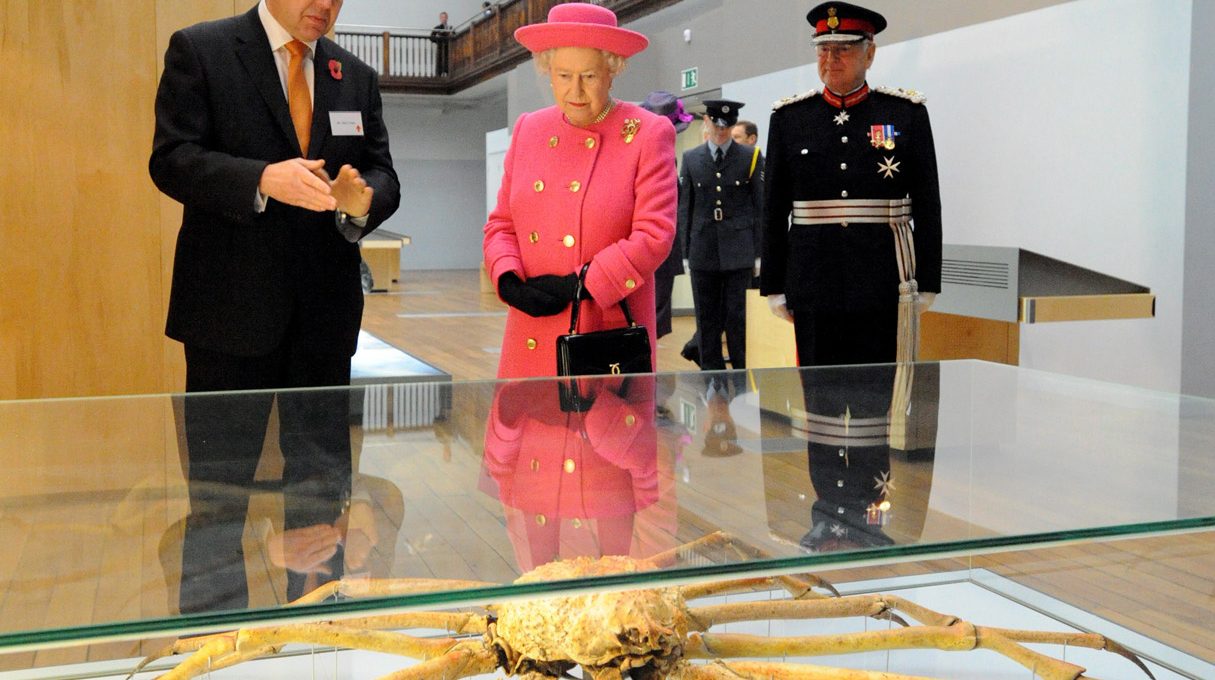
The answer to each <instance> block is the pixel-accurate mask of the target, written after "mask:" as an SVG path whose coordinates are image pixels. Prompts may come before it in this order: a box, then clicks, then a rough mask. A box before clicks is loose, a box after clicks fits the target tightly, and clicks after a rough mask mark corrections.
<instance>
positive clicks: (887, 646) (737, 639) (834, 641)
mask: <svg viewBox="0 0 1215 680" xmlns="http://www.w3.org/2000/svg"><path fill="white" fill-rule="evenodd" d="M893 649H939V650H941V651H946V652H966V651H971V650H974V649H988V650H991V651H993V652H997V653H999V654H1002V655H1004V656H1006V657H1008V658H1009V659H1012V660H1013V661H1015V662H1017V663H1019V664H1021V665H1022V666H1025V667H1026V668H1028V669H1030V670H1032V671H1033V672H1034V674H1035V676H1036V677H1041V678H1043V679H1044V680H1075V679H1076V678H1079V677H1082V675H1083V673H1084V668H1083V667H1082V666H1076V665H1074V664H1070V663H1067V662H1066V661H1060V660H1058V659H1052V658H1051V657H1049V656H1046V655H1044V654H1040V653H1038V652H1035V651H1033V650H1030V649H1027V648H1025V647H1022V646H1021V645H1018V644H1016V643H1015V642H1012V641H1011V640H1009V639H1008V638H1005V637H1003V636H1000V635H996V634H994V633H990V632H988V633H981V632H980V631H979V630H978V629H976V628H975V627H974V626H972V625H970V624H967V623H962V622H959V623H956V624H954V625H952V626H949V627H946V628H942V627H939V626H915V627H912V628H894V629H891V630H879V631H861V632H855V633H844V634H837V635H807V636H801V637H783V638H779V637H778V638H769V637H764V636H758V635H737V634H712V633H707V634H705V635H703V636H702V635H700V634H692V635H690V636H689V639H688V644H687V646H686V647H685V648H684V653H685V656H686V658H719V657H755V656H824V655H832V654H859V653H863V652H875V651H886V650H893Z"/></svg>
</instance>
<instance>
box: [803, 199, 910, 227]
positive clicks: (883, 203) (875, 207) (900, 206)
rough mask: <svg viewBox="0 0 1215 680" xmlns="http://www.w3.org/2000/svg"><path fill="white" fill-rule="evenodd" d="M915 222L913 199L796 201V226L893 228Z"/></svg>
mask: <svg viewBox="0 0 1215 680" xmlns="http://www.w3.org/2000/svg"><path fill="white" fill-rule="evenodd" d="M910 218H911V199H910V198H896V199H893V200H891V199H865V198H852V199H839V200H828V201H794V202H793V224H839V223H841V222H861V223H865V222H872V223H874V224H889V223H891V222H901V221H904V220H907V219H910Z"/></svg>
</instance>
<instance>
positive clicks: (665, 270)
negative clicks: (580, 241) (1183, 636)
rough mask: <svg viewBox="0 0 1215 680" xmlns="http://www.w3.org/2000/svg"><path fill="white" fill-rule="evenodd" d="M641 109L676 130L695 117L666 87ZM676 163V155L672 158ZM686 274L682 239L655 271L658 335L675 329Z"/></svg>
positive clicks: (649, 97)
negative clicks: (674, 308)
mask: <svg viewBox="0 0 1215 680" xmlns="http://www.w3.org/2000/svg"><path fill="white" fill-rule="evenodd" d="M641 108H643V109H645V110H646V111H649V112H651V113H657V114H658V115H660V116H665V117H666V118H667V120H669V121H671V124H672V125H674V126H675V132H676V133H679V132H683V131H684V130H686V129H688V124H689V123H691V122H692V119H693V118H695V116H693V115H692V114H690V113H688V112H686V111H684V110H683V102H682V101H680V100H679V98H678V97H676V96H675V95H673V94H671V93H670V92H667V91H666V90H654V91H653V92H651V93H649V94H648V95H646V97H645V101H643V102H641ZM671 162H672V163H674V162H675V158H674V157H672V158H671ZM682 273H683V249H681V248H680V247H679V239H676V240H675V243H673V244H672V245H671V254H670V255H668V256H667V259H665V260H663V262H662V264H660V265H658V269H657V271H655V272H654V296H655V305H654V306H655V309H656V315H657V316H656V320H655V323H656V328H655V330H656V331H657V333H658V337H660V338H661V337H662V336H664V335H668V334H670V332H671V293H672V291H673V290H674V288H675V277H676V276H679V275H680V274H682Z"/></svg>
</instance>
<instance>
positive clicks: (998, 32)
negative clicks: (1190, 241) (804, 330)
mask: <svg viewBox="0 0 1215 680" xmlns="http://www.w3.org/2000/svg"><path fill="white" fill-rule="evenodd" d="M1191 10H1192V8H1191V3H1190V2H1167V3H1161V2H1154V1H1152V0H1076V1H1075V2H1070V3H1065V4H1062V5H1056V6H1053V7H1048V8H1045V9H1041V10H1037V11H1034V12H1028V13H1024V14H1019V15H1016V16H1012V17H1007V18H1004V19H1000V20H997V21H990V22H986V23H981V24H977V25H973V26H968V27H963V28H959V29H955V30H952V31H949V32H945V33H939V34H936V35H932V36H928V37H924V38H918V39H914V40H908V41H905V42H901V43H897V44H892V45H884V46H883V45H879V49H878V53H877V58H876V60H875V62H874V65H873V68H872V69H871V70H870V73H869V76H870V77H869V82H870V83H871V84H874V85H881V84H887V85H895V86H903V87H913V88H915V89H917V90H920V91H922V92H926V93H927V94H928V109H929V112H930V114H931V117H932V123H933V133H934V136H935V139H936V149H937V156H938V163H939V166H940V172H941V194H942V196H941V201H942V205H943V211H944V215H943V217H944V230H945V240H946V242H949V243H961V244H972V245H994V246H1017V247H1022V248H1026V249H1029V250H1033V251H1035V252H1039V253H1042V254H1044V255H1048V256H1050V257H1054V258H1058V259H1061V260H1065V261H1068V262H1072V263H1075V264H1078V265H1081V266H1084V267H1088V268H1090V269H1093V270H1096V271H1099V272H1102V273H1105V274H1109V275H1112V276H1116V277H1118V278H1123V279H1127V280H1130V281H1133V282H1135V283H1139V284H1143V285H1146V286H1148V287H1150V288H1151V289H1152V291H1153V292H1154V293H1155V294H1156V295H1157V304H1156V318H1155V319H1152V320H1130V321H1102V322H1084V323H1080V322H1073V323H1054V324H1037V325H1023V326H1022V333H1021V357H1022V365H1024V366H1027V367H1030V368H1039V369H1044V370H1050V371H1057V372H1062V373H1069V374H1072V375H1080V376H1087V377H1092V378H1099V379H1105V380H1113V381H1116V382H1123V383H1128V384H1134V385H1140V386H1144V387H1150V388H1156V389H1165V390H1169V391H1175V390H1178V389H1179V386H1180V372H1181V364H1180V356H1181V318H1182V294H1183V271H1184V269H1183V264H1184V247H1185V202H1186V166H1185V161H1184V159H1185V158H1186V149H1187V136H1186V134H1185V130H1186V122H1187V105H1188V95H1189V68H1190V48H1189V40H1188V37H1189V35H1190V16H1191ZM1133 26H1150V27H1151V30H1128V27H1133ZM820 87H821V83H820V82H819V80H818V77H817V74H816V72H815V70H814V68H813V66H812V65H808V66H803V67H799V68H794V69H788V70H785V71H780V72H777V73H772V74H768V75H765V76H760V77H756V78H750V79H747V80H743V81H738V82H734V83H726V84H724V85H723V86H722V93H723V95H724V96H726V97H730V98H733V99H738V100H740V101H744V102H747V103H748V105H750V106H752V107H754V108H753V109H748V111H753V110H760V109H761V108H767V107H766V106H764V104H765V102H768V103H770V102H771V101H774V100H775V99H778V98H780V97H783V96H787V95H789V94H793V93H796V92H801V91H804V90H807V89H811V88H815V89H817V88H820ZM756 120H757V122H759V123H760V127H761V139H766V136H767V120H766V117H762V116H757V117H756Z"/></svg>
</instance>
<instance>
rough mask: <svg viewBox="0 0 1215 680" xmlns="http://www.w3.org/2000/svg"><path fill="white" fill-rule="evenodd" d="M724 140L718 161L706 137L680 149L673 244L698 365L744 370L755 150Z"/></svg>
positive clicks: (755, 235)
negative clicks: (686, 275)
mask: <svg viewBox="0 0 1215 680" xmlns="http://www.w3.org/2000/svg"><path fill="white" fill-rule="evenodd" d="M754 154H755V147H752V146H747V145H745V144H738V143H736V142H733V141H731V142H730V144H729V146H728V147H727V148H726V150H725V153H724V155H723V158H722V161H721V163H716V162H715V161H714V160H713V152H712V150H711V148H710V146H709V144H708V143H705V144H702V145H700V146H698V147H696V148H694V149H691V150H689V151H687V152H685V153H684V155H683V167H682V168H681V170H680V173H679V220H678V221H679V242H680V245H681V247H682V248H683V253H684V255H685V257H687V259H688V267H689V268H690V269H691V270H692V271H691V275H692V295H693V299H694V302H695V305H696V329H697V333H698V334H699V337H700V367H701V368H702V369H704V370H721V369H724V368H725V367H726V365H725V359H724V358H723V357H722V354H721V334H722V332H723V331H724V332H725V334H726V344H727V347H728V348H729V351H730V365H731V366H732V367H733V368H746V366H747V361H746V352H747V341H746V332H747V317H746V308H747V299H746V296H747V286H748V285H749V284H750V282H751V272H752V269H753V268H754V267H755V259H756V258H757V257H759V253H760V238H761V228H760V224H761V222H760V220H761V215H762V203H761V201H762V198H763V168H764V159H763V155H762V154H760V156H759V157H758V158H757V159H756V163H755V167H754V170H752V159H753V158H754Z"/></svg>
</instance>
